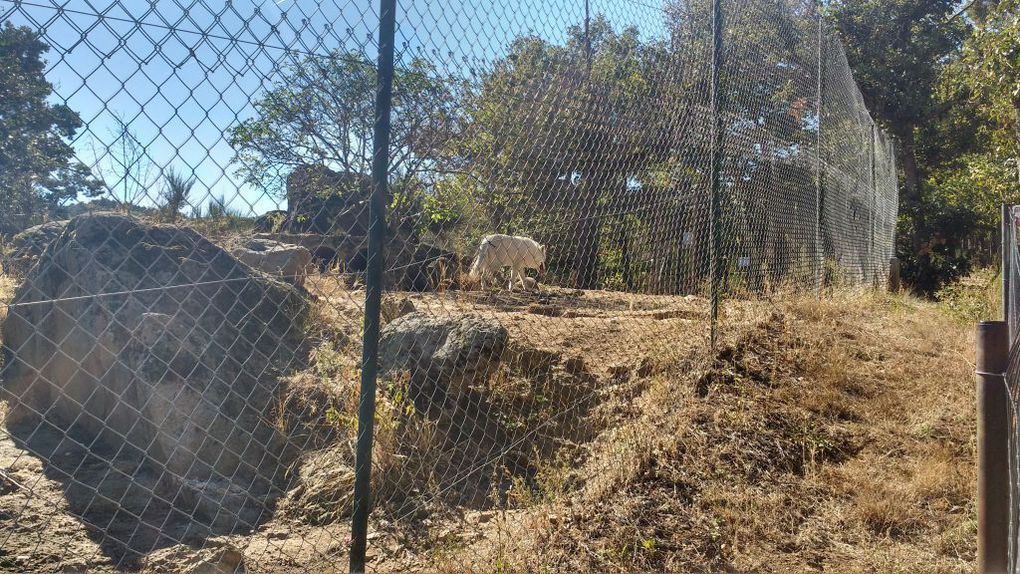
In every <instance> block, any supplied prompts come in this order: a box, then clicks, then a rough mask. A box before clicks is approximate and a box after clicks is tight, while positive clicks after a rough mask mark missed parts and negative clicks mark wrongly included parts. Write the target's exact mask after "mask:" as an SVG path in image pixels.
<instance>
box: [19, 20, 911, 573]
mask: <svg viewBox="0 0 1020 574" xmlns="http://www.w3.org/2000/svg"><path fill="white" fill-rule="evenodd" d="M0 22H4V24H3V28H0V71H3V73H4V75H3V76H0V93H2V94H4V98H5V99H6V100H7V101H8V102H9V103H0V171H3V170H6V171H4V173H0V200H2V201H3V202H4V205H3V206H2V207H3V210H4V214H3V217H0V221H2V222H3V225H4V226H6V227H4V228H0V233H3V234H4V235H3V236H4V237H5V239H4V242H3V244H2V246H3V247H4V249H5V253H4V273H3V275H2V276H0V297H3V299H2V301H3V302H4V306H3V307H2V308H0V309H2V310H0V312H2V313H4V314H3V315H0V318H3V327H2V337H3V339H2V345H3V359H2V361H3V363H2V369H3V370H2V374H0V378H2V393H3V394H2V398H3V400H4V402H3V403H0V405H3V407H2V408H3V412H4V423H3V426H2V427H0V525H2V528H0V570H4V569H6V570H8V571H61V569H63V570H62V571H65V572H69V571H85V570H88V571H90V572H91V571H103V570H116V569H137V568H143V569H148V570H152V571H189V572H190V571H199V570H196V569H199V568H219V569H220V570H216V571H223V572H228V571H235V570H236V571H241V570H242V569H245V570H246V571H249V572H262V571H265V572H297V571H302V570H309V569H310V571H323V570H331V569H332V570H347V569H348V562H350V564H351V565H352V566H351V568H352V569H354V570H359V571H360V570H361V569H362V568H363V566H364V561H365V560H366V555H365V553H366V550H367V560H368V566H369V569H370V570H375V571H405V570H407V569H410V568H418V569H423V570H429V569H433V568H434V569H440V568H439V566H438V565H440V564H444V565H446V566H444V567H443V568H445V569H447V570H451V571H500V568H501V567H500V566H499V564H501V562H500V560H502V558H500V551H501V548H503V546H502V545H503V541H505V540H506V538H507V537H510V538H512V537H514V536H517V535H519V534H520V532H522V530H526V529H528V528H529V524H531V523H530V522H529V520H530V519H529V516H533V512H534V510H535V509H536V508H542V507H543V505H548V504H550V503H551V502H552V501H557V500H563V499H568V498H570V497H571V496H573V495H574V494H575V493H576V492H578V491H579V490H581V489H589V490H591V489H595V490H598V489H603V490H605V489H611V488H613V486H614V484H615V483H614V480H615V479H614V477H615V476H616V473H617V470H618V467H619V466H620V465H621V464H625V463H624V461H625V460H627V459H626V457H623V455H622V454H621V453H619V452H618V450H616V449H614V447H615V446H616V445H618V444H619V443H618V441H617V438H618V437H619V433H621V432H624V430H623V429H624V427H625V425H623V422H624V421H626V420H628V418H629V417H633V416H635V413H638V412H640V411H641V410H642V409H644V408H648V404H649V400H650V399H649V397H648V391H649V389H650V388H654V387H655V381H656V380H661V379H663V378H668V377H673V376H679V374H680V373H682V372H687V371H690V370H692V369H695V368H696V367H697V366H698V365H700V364H702V363H703V362H704V361H705V360H706V359H708V358H710V357H711V355H712V349H713V348H714V344H715V342H716V339H725V338H726V337H727V335H728V333H731V332H733V330H735V326H736V325H738V324H739V323H741V321H745V320H751V319H750V318H752V317H755V316H757V315H758V314H759V312H760V310H761V309H762V308H763V307H766V306H767V305H768V302H769V301H771V300H774V299H776V298H781V297H784V296H786V295H787V294H789V293H795V292H798V291H802V292H810V293H815V292H824V291H825V290H827V289H831V288H834V287H844V286H845V287H854V286H872V285H879V284H883V283H884V281H885V275H886V273H887V272H888V266H887V265H888V261H889V259H890V257H891V256H892V252H893V239H894V230H895V224H896V215H897V180H896V169H895V162H894V160H893V150H892V143H891V140H890V139H889V138H888V137H887V136H886V135H885V134H884V133H883V132H882V131H881V130H880V129H877V128H876V126H875V124H874V122H873V121H872V119H871V117H870V115H869V114H868V111H867V109H866V108H865V106H864V103H863V99H862V97H861V94H860V92H859V91H858V89H857V87H856V85H855V83H854V80H853V77H852V74H851V71H850V68H849V66H848V64H847V61H846V57H845V54H844V53H843V49H842V47H841V46H840V44H839V42H838V41H837V40H836V39H835V37H834V36H833V34H832V33H831V32H829V31H828V30H827V29H826V27H825V26H824V24H823V23H822V21H821V19H820V18H819V16H818V14H817V11H816V8H815V4H814V3H813V2H808V1H795V0H776V1H773V2H757V1H756V2H750V1H741V0H722V1H721V2H719V1H716V2H714V3H713V2H711V1H708V0H704V1H703V0H667V1H666V2H663V3H658V2H652V3H646V2H639V1H637V0H624V1H613V2H608V1H605V0H549V1H545V0H536V1H533V2H524V3H514V2H498V1H494V0H485V1H482V2H470V3H469V2H457V1H453V0H433V1H429V2H415V3H406V5H405V4H401V5H399V6H393V4H392V2H391V1H388V0H383V2H382V10H381V11H380V10H379V9H378V7H377V6H374V5H369V4H367V3H365V2H349V3H345V2H340V1H337V2H329V1H321V0H320V1H313V2H306V1H304V0H277V1H276V2H269V1H267V2H260V1H258V0H230V1H227V2H223V3H215V2H205V1H203V0H189V1H186V2H185V1H174V2H169V1H168V2H163V1H159V2H157V1H152V2H124V1H122V0H114V1H102V2H86V1H77V0H71V1H61V2H56V1H53V0H34V1H14V0H0ZM22 166H23V167H22ZM8 213H10V214H13V215H11V216H10V217H8ZM15 215H16V217H15ZM32 224H39V225H37V226H35V227H31V228H29V229H27V230H25V228H26V227H28V226H29V225H32ZM7 227H10V229H7ZM729 326H733V327H734V329H733V330H731V329H728V327H729ZM369 511H371V512H369ZM497 515H498V516H497ZM545 519H547V520H549V518H548V517H547V516H546V517H545ZM553 519H555V517H554V518H553ZM521 560H523V561H524V562H525V563H527V562H528V560H529V559H528V558H527V557H523V558H521ZM538 566H539V565H536V569H537V568H538ZM203 571H205V570H203ZM210 571H211V570H210Z"/></svg>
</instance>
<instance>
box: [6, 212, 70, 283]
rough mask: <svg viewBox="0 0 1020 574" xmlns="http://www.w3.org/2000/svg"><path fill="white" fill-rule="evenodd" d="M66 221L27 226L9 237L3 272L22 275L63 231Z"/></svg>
mask: <svg viewBox="0 0 1020 574" xmlns="http://www.w3.org/2000/svg"><path fill="white" fill-rule="evenodd" d="M66 226H67V221H50V222H49V223H43V224H42V225H36V226H34V227H29V228H28V229H26V230H24V231H22V232H21V233H18V234H17V235H15V236H14V237H13V238H11V251H10V253H9V254H8V255H7V256H6V257H5V258H4V261H3V270H4V273H8V274H11V275H23V274H25V273H27V272H28V270H29V269H31V268H32V266H33V265H35V263H36V262H37V261H38V260H39V257H41V256H42V254H43V251H46V247H47V246H48V245H49V244H50V243H52V242H53V240H55V239H56V238H57V237H60V234H61V233H63V232H64V227H66Z"/></svg>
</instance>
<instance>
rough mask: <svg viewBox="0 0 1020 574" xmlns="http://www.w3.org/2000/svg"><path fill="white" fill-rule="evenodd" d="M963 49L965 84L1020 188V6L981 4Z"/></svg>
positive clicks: (1011, 0)
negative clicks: (1008, 161)
mask: <svg viewBox="0 0 1020 574" xmlns="http://www.w3.org/2000/svg"><path fill="white" fill-rule="evenodd" d="M974 19H975V27H974V33H973V34H972V35H971V37H970V38H968V40H967V42H966V43H965V45H964V60H963V61H964V65H965V66H966V74H965V75H964V83H965V84H966V85H967V86H968V87H970V88H971V90H972V96H973V101H974V102H975V103H976V104H978V106H977V107H978V109H979V110H980V111H981V113H982V114H983V115H984V117H985V118H987V119H988V120H989V121H990V123H991V124H992V125H993V130H992V133H991V134H990V136H991V138H990V139H991V142H990V143H991V145H992V147H993V149H994V150H995V151H996V152H997V154H998V155H999V156H1007V157H1009V158H1010V163H1011V164H1012V166H1013V168H1014V171H1015V175H1016V179H1017V182H1018V183H1020V2H1018V1H1017V0H1001V1H999V2H990V1H986V2H979V3H977V4H976V6H975V8H974Z"/></svg>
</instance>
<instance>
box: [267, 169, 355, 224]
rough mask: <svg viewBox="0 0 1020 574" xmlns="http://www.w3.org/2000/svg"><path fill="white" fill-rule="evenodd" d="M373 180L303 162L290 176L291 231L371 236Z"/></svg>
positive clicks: (287, 220) (288, 181) (288, 200)
mask: <svg viewBox="0 0 1020 574" xmlns="http://www.w3.org/2000/svg"><path fill="white" fill-rule="evenodd" d="M371 190H372V182H371V179H370V178H368V177H367V176H364V175H361V174H356V173H340V172H336V171H333V170H331V169H329V168H328V167H325V166H321V165H302V166H298V167H297V168H295V169H294V171H293V172H291V174H290V175H289V176H288V177H287V219H286V221H285V222H284V224H283V227H282V229H283V230H284V231H286V232H289V233H321V234H327V235H329V234H340V235H354V236H360V237H364V236H365V235H368V228H369V222H370V220H369V214H368V198H369V195H370V193H371Z"/></svg>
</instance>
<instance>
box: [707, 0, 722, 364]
mask: <svg viewBox="0 0 1020 574" xmlns="http://www.w3.org/2000/svg"><path fill="white" fill-rule="evenodd" d="M722 18H723V13H722V0H714V1H713V6H712V37H713V38H714V40H713V44H712V215H711V221H710V222H709V225H710V226H711V237H712V259H711V262H710V263H711V267H710V269H711V275H712V278H711V279H712V284H711V290H712V292H711V293H710V296H711V300H712V312H711V321H712V334H711V344H712V348H713V349H715V345H716V341H717V340H718V335H719V333H718V331H719V297H720V295H721V294H720V291H721V290H722V286H721V284H722V273H723V269H722V229H721V228H722V221H721V220H722V216H721V212H722V130H723V121H722V105H721V100H722V94H721V93H720V89H719V84H720V82H719V79H720V78H719V76H720V75H721V73H722V70H721V68H722V61H723V60H722V48H723V28H722V26H723V20H722Z"/></svg>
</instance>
